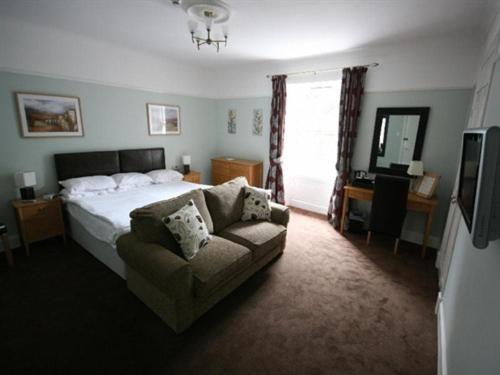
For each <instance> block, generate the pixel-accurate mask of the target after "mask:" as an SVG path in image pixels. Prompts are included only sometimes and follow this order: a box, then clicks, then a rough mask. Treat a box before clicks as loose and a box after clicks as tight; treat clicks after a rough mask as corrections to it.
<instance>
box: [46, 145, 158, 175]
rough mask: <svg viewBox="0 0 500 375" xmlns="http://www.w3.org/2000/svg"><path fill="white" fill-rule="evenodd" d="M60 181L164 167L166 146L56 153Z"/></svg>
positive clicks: (143, 171)
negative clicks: (164, 148)
mask: <svg viewBox="0 0 500 375" xmlns="http://www.w3.org/2000/svg"><path fill="white" fill-rule="evenodd" d="M54 158H55V161H56V173H57V180H58V181H63V180H67V179H68V178H75V177H84V176H96V175H112V174H115V173H120V172H124V173H125V172H140V173H145V172H149V171H151V170H153V169H164V168H165V151H164V150H163V148H145V149H137V150H120V151H96V152H75V153H69V154H55V155H54Z"/></svg>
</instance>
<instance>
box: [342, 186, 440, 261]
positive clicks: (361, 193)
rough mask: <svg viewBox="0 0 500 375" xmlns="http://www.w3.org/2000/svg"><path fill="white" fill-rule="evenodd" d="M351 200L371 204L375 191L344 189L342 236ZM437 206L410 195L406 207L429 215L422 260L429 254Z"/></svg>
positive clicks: (360, 188) (352, 187)
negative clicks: (430, 236) (430, 235)
mask: <svg viewBox="0 0 500 375" xmlns="http://www.w3.org/2000/svg"><path fill="white" fill-rule="evenodd" d="M350 199H356V200H359V201H369V202H371V201H372V199H373V190H372V189H367V188H362V187H356V186H351V185H347V186H346V187H345V188H344V201H343V207H342V217H341V219H340V234H344V224H345V218H346V216H347V213H348V210H349V200H350ZM437 204H438V201H437V199H434V198H433V199H427V198H422V197H419V196H418V195H416V194H414V193H409V194H408V203H407V205H406V208H407V209H408V211H413V212H422V213H424V214H426V215H427V218H426V221H425V228H424V240H423V242H422V252H421V255H422V258H424V257H425V254H426V252H427V245H428V241H429V234H430V231H431V225H432V219H433V218H434V212H435V210H436V206H437Z"/></svg>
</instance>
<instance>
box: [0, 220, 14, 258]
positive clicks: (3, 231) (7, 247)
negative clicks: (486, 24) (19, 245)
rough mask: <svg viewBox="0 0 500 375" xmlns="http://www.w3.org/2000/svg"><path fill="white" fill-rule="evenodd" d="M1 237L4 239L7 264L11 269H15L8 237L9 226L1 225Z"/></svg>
mask: <svg viewBox="0 0 500 375" xmlns="http://www.w3.org/2000/svg"><path fill="white" fill-rule="evenodd" d="M0 237H2V244H3V251H5V256H6V257H7V263H8V264H9V267H10V268H14V257H13V256H12V251H11V250H10V244H9V238H8V237H7V226H6V225H5V224H2V223H0Z"/></svg>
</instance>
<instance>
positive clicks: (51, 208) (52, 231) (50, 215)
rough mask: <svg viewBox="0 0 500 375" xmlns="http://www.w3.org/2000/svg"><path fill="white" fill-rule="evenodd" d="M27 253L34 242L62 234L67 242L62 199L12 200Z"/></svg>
mask: <svg viewBox="0 0 500 375" xmlns="http://www.w3.org/2000/svg"><path fill="white" fill-rule="evenodd" d="M12 207H14V210H15V211H16V217H17V223H18V226H19V233H20V234H21V237H22V240H23V244H24V248H25V249H26V254H27V255H29V253H30V249H29V245H30V244H31V243H32V242H36V241H41V240H45V239H47V238H51V237H55V236H62V237H63V239H64V242H66V236H65V231H64V221H63V216H62V209H61V201H60V199H52V200H43V199H36V200H35V201H34V202H26V201H21V200H16V201H13V202H12Z"/></svg>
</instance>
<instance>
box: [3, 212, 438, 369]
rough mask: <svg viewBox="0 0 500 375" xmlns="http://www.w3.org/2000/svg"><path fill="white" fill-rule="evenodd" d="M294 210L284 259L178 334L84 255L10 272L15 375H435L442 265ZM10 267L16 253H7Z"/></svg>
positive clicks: (44, 249)
mask: <svg viewBox="0 0 500 375" xmlns="http://www.w3.org/2000/svg"><path fill="white" fill-rule="evenodd" d="M349 238H350V239H345V238H343V237H341V236H340V235H339V234H338V233H336V232H335V231H334V230H333V229H332V228H331V227H330V226H329V224H328V223H327V222H326V221H325V220H324V219H323V218H322V217H319V216H317V215H313V214H307V213H305V212H302V211H298V210H294V212H293V214H292V218H291V223H290V226H289V232H288V242H287V248H286V250H285V253H284V255H283V256H282V257H280V258H278V259H277V260H276V261H275V262H273V263H272V264H271V265H269V266H268V267H266V268H265V269H264V270H262V271H261V272H259V273H257V274H256V275H255V276H253V277H252V278H251V279H250V280H248V281H247V282H246V283H245V284H243V285H242V286H241V287H240V288H239V289H238V290H237V291H236V292H234V293H232V294H231V295H230V296H228V297H227V298H226V299H224V300H223V301H222V302H221V303H219V304H218V305H216V306H215V307H214V308H213V309H212V310H211V311H209V312H208V313H207V314H206V315H205V316H204V317H202V318H201V319H200V320H199V321H198V322H197V323H195V324H194V326H193V327H192V328H191V329H189V330H188V331H187V332H185V333H184V334H182V335H175V334H174V333H173V332H172V331H171V330H170V329H169V328H168V327H166V326H165V325H164V324H163V323H162V322H161V320H160V319H159V318H157V317H156V315H154V314H153V313H152V312H151V311H150V310H149V309H148V308H147V307H145V306H144V305H143V304H142V303H141V302H140V301H138V300H137V299H136V298H135V297H134V296H133V295H131V294H130V293H129V292H128V290H127V289H126V287H125V282H124V281H123V280H121V279H120V278H118V277H117V276H116V275H114V274H113V273H112V272H111V271H109V270H108V269H107V268H106V267H105V266H103V265H102V264H101V263H99V262H98V261H96V260H95V259H94V258H93V257H92V256H91V255H89V254H88V253H87V252H85V251H84V250H82V249H81V248H80V247H79V246H78V245H76V244H74V243H72V244H70V245H68V246H65V247H63V246H61V245H60V244H59V242H57V240H56V241H48V242H46V243H43V244H41V245H39V246H34V248H33V255H32V256H31V257H30V258H26V257H24V256H23V255H22V253H21V251H16V253H15V256H16V260H17V266H18V267H17V269H16V270H15V271H13V272H10V271H8V270H7V268H6V265H5V261H4V260H3V259H2V260H1V262H0V358H1V363H0V366H1V368H2V373H5V374H14V373H34V374H35V373H37V374H38V373H51V374H58V373H64V374H71V373H87V374H89V373H108V374H109V373H120V374H124V373H131V374H132V373H133V374H384V375H389V374H419V375H422V374H435V373H436V341H437V338H436V317H435V315H434V311H433V309H434V302H435V298H436V294H437V287H436V285H437V275H436V272H435V269H434V267H433V260H432V259H426V260H425V261H423V260H421V259H420V258H419V249H418V248H417V247H415V246H414V245H410V244H406V243H402V245H401V253H400V254H399V255H397V256H394V255H393V254H392V251H391V249H392V244H393V242H392V241H391V240H387V239H384V238H379V236H374V237H373V244H372V245H371V246H370V247H366V246H365V245H364V242H363V241H364V237H361V236H352V235H351V236H349ZM2 255H3V254H2Z"/></svg>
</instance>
